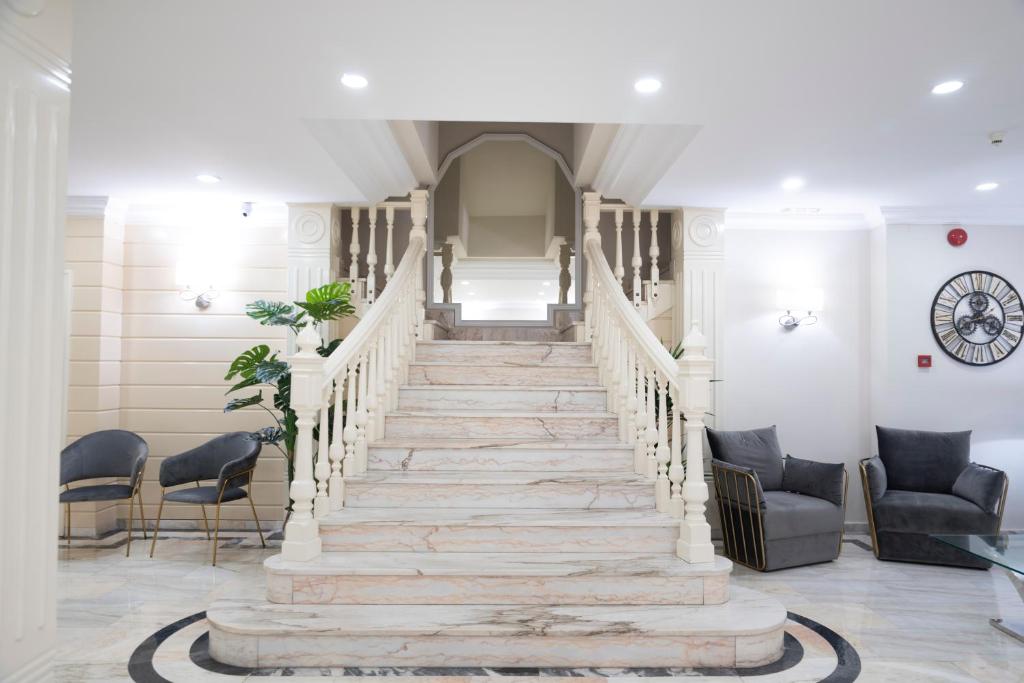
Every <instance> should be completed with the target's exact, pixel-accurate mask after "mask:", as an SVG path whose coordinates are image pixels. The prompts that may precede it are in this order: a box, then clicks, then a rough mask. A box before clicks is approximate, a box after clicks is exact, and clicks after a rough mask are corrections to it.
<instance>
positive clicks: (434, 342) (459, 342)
mask: <svg viewBox="0 0 1024 683" xmlns="http://www.w3.org/2000/svg"><path fill="white" fill-rule="evenodd" d="M422 346H469V347H476V348H480V347H484V346H559V347H565V348H572V347H578V348H590V342H575V341H511V340H510V341H481V340H478V339H426V340H420V341H417V342H416V348H420V347H422Z"/></svg>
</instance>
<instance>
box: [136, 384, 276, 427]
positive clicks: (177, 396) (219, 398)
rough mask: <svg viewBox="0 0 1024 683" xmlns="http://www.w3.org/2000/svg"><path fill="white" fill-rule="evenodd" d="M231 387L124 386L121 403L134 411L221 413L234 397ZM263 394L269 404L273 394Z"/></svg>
mask: <svg viewBox="0 0 1024 683" xmlns="http://www.w3.org/2000/svg"><path fill="white" fill-rule="evenodd" d="M227 385H228V383H227V382H225V383H224V386H223V387H213V386H178V387H169V386H163V385H149V386H123V387H120V391H121V402H122V403H124V404H125V405H130V406H132V407H133V408H149V409H154V410H156V409H162V408H182V407H188V408H195V409H197V410H203V409H205V410H220V409H223V408H224V404H225V403H227V402H228V400H229V399H230V398H231V397H229V396H226V395H225V394H224V392H225V391H226V390H227ZM242 395H243V394H242V392H239V393H238V396H242ZM263 395H264V396H265V397H266V398H267V399H268V402H269V398H270V396H271V392H270V391H269V390H268V389H264V390H263ZM246 410H247V411H249V410H251V411H253V412H259V413H263V415H264V416H266V418H267V419H268V420H269V419H270V416H269V415H267V414H266V413H265V412H263V411H262V410H260V409H259V408H246Z"/></svg>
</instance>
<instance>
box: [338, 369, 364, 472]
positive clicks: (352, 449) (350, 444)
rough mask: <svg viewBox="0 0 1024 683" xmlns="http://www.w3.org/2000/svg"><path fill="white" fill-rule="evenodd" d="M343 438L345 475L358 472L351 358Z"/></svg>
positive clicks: (354, 376) (354, 394) (353, 372)
mask: <svg viewBox="0 0 1024 683" xmlns="http://www.w3.org/2000/svg"><path fill="white" fill-rule="evenodd" d="M341 436H342V438H343V439H344V440H345V462H344V465H343V468H344V471H345V476H346V477H349V476H352V475H353V474H359V473H360V472H359V468H358V467H357V463H356V439H357V438H359V429H358V428H357V427H356V361H355V359H353V360H352V361H351V363H350V365H349V366H348V395H347V396H346V398H345V429H344V430H343V431H342V433H341Z"/></svg>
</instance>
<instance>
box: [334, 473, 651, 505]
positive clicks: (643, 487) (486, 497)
mask: <svg viewBox="0 0 1024 683" xmlns="http://www.w3.org/2000/svg"><path fill="white" fill-rule="evenodd" d="M345 505H346V506H348V507H399V508H402V507H416V508H501V509H506V510H508V509H523V508H548V509H567V508H571V509H576V508H615V509H623V508H650V507H653V506H654V485H653V484H650V485H648V484H646V483H636V484H633V483H630V484H621V483H596V482H538V483H535V484H458V483H444V484H437V483H434V484H398V483H388V484H378V483H364V482H360V481H359V480H348V482H347V486H346V490H345Z"/></svg>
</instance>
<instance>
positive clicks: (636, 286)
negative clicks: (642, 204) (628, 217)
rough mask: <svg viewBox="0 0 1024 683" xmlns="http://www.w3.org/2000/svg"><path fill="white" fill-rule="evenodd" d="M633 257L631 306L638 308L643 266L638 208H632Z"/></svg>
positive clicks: (640, 296) (641, 288)
mask: <svg viewBox="0 0 1024 683" xmlns="http://www.w3.org/2000/svg"><path fill="white" fill-rule="evenodd" d="M632 214H633V259H632V261H630V265H632V266H633V306H634V307H636V308H637V309H639V308H640V301H641V298H642V297H643V281H642V280H641V279H640V269H641V268H643V266H644V257H643V254H641V253H640V209H633V211H632Z"/></svg>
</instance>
